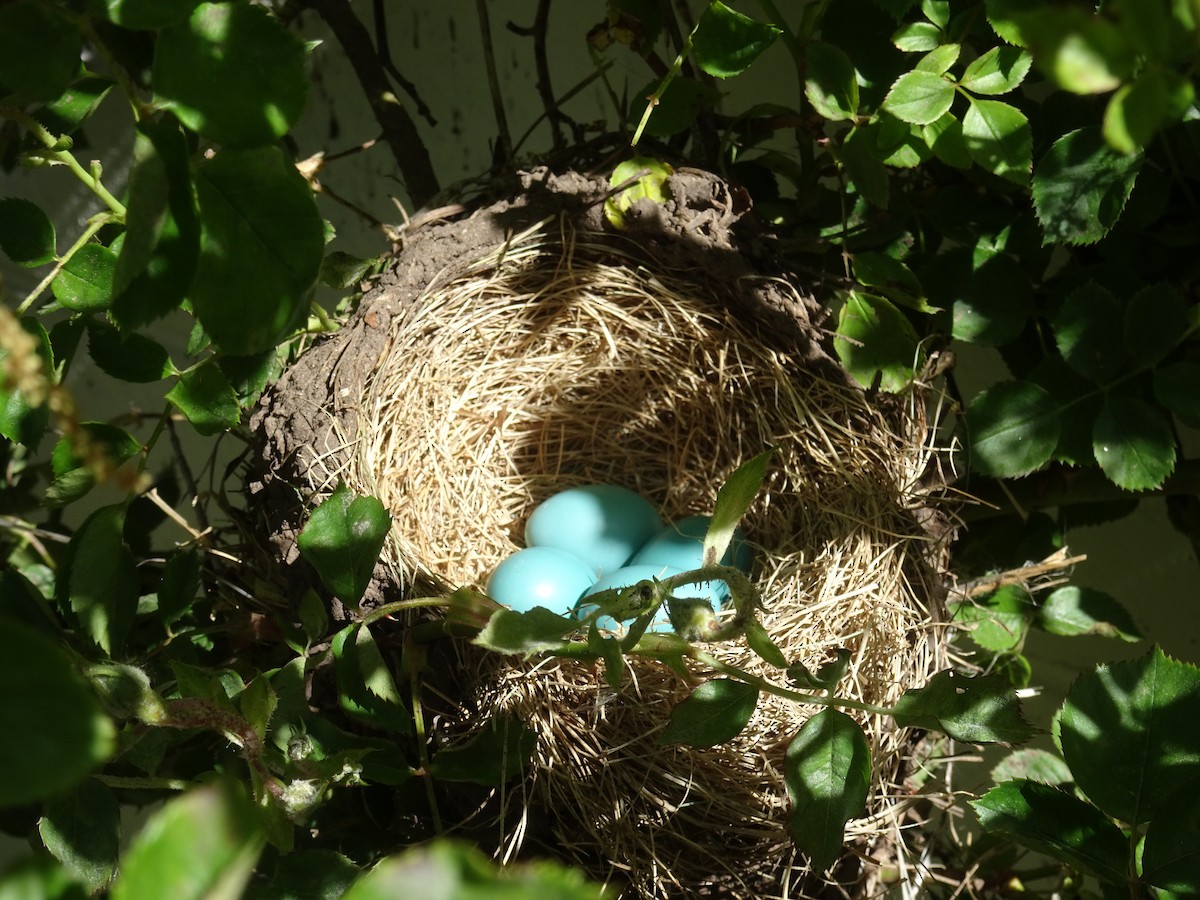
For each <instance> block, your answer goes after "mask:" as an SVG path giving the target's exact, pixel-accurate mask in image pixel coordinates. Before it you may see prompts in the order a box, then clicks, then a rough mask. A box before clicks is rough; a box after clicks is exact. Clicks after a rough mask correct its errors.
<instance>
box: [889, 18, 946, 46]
mask: <svg viewBox="0 0 1200 900" xmlns="http://www.w3.org/2000/svg"><path fill="white" fill-rule="evenodd" d="M941 42H942V29H940V28H938V27H937V26H936V25H934V24H933V23H932V22H908V23H905V24H904V25H901V26H900V27H899V28H898V29H896V33H895V34H893V35H892V43H893V44H894V45H895V46H896V47H897V48H898V49H900V50H903V51H905V52H906V53H926V52H928V51H930V50H933V49H934V48H935V47H937V45H938V44H940V43H941Z"/></svg>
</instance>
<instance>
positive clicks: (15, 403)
mask: <svg viewBox="0 0 1200 900" xmlns="http://www.w3.org/2000/svg"><path fill="white" fill-rule="evenodd" d="M21 327H22V328H24V329H25V330H26V331H27V332H29V333H30V334H31V335H33V337H34V339H35V340H36V342H37V353H38V355H39V356H40V357H41V358H42V360H43V364H44V367H43V372H45V366H46V365H48V364H49V363H50V362H51V360H52V358H53V356H52V350H51V346H50V337H49V335H48V334H46V329H45V328H44V327H43V326H42V323H41V322H40V321H39V320H38V319H37V318H35V317H33V316H25V317H23V318H22V319H21ZM7 356H8V350H7V349H6V348H5V347H2V346H0V364H2V363H3V362H4V359H5V358H6V357H7ZM49 422H50V408H49V406H47V404H46V403H44V402H39V403H38V404H37V405H36V406H34V405H32V404H31V403H30V402H29V398H28V397H27V396H26V395H25V392H24V391H22V390H19V389H17V390H13V389H10V388H9V386H8V383H7V379H6V378H5V376H4V369H3V368H0V435H4V437H6V438H8V439H9V440H10V441H13V442H14V443H17V444H24V445H25V446H26V447H28V448H29V449H30V450H37V448H38V445H39V444H40V443H41V442H42V436H43V435H44V434H45V433H46V426H47V425H48V424H49Z"/></svg>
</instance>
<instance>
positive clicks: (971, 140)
mask: <svg viewBox="0 0 1200 900" xmlns="http://www.w3.org/2000/svg"><path fill="white" fill-rule="evenodd" d="M963 140H964V141H965V142H966V145H967V149H968V150H969V151H970V153H971V158H972V159H974V160H975V162H976V163H977V164H978V165H979V166H981V167H982V168H984V169H987V171H989V172H991V173H992V174H993V175H999V176H1000V177H1001V178H1004V179H1007V180H1008V181H1011V182H1013V183H1014V184H1019V185H1022V186H1024V185H1027V184H1029V172H1030V169H1031V168H1032V167H1033V135H1032V132H1031V131H1030V129H1029V120H1028V119H1027V118H1025V114H1024V113H1023V112H1021V111H1020V110H1019V109H1017V108H1016V107H1015V106H1009V105H1008V104H1007V103H1003V102H1001V101H1000V100H977V99H975V98H972V100H971V108H970V109H968V110H967V114H966V116H964V117H963Z"/></svg>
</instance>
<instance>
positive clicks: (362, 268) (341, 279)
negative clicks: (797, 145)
mask: <svg viewBox="0 0 1200 900" xmlns="http://www.w3.org/2000/svg"><path fill="white" fill-rule="evenodd" d="M378 263H379V258H378V257H372V258H370V259H360V258H359V257H357V256H352V255H351V254H349V253H344V252H342V251H341V250H334V251H333V252H332V253H328V254H326V255H325V258H324V259H323V260H322V261H321V274H320V276H319V278H320V281H321V284H323V285H325V286H326V287H332V288H340V289H342V290H347V289H350V288H355V287H357V286H358V283H359V282H360V281H362V280H363V279H364V278H365V277H366V276H367V273H368V272H370V271H371V269H372V268H374V267H375V266H376V265H377V264H378Z"/></svg>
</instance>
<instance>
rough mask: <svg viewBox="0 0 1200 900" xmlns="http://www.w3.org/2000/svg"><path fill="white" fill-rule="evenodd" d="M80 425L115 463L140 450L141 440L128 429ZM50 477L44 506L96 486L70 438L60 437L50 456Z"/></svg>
mask: <svg viewBox="0 0 1200 900" xmlns="http://www.w3.org/2000/svg"><path fill="white" fill-rule="evenodd" d="M80 428H81V429H82V430H83V432H84V433H85V434H86V435H87V436H88V438H89V439H90V440H91V441H92V443H93V444H94V445H97V446H99V447H101V448H103V451H104V453H105V454H106V455H107V456H108V458H109V459H110V460H111V461H112V462H113V463H114V464H115V465H118V466H119V465H121V464H122V463H124V462H126V461H127V460H130V459H133V457H135V456H137V454H138V453H140V452H141V450H142V443H141V441H139V440H138V439H137V438H135V437H134V436H133V435H131V434H130V433H129V432H128V431H126V430H125V429H123V428H118V427H117V426H116V425H109V424H107V423H105V422H83V423H81V424H80ZM50 463H51V468H52V470H53V472H54V480H53V481H51V482H50V485H49V486H48V487H47V488H46V494H45V503H46V506H48V507H51V508H54V507H58V506H65V505H66V504H68V503H73V502H74V501H76V500H78V499H79V498H80V497H82V496H84V495H85V494H86V493H87V492H88V491H90V490H91V489H92V488H93V487H95V486H96V475H95V473H94V472H93V471H92V469H91V467H90V466H88V465H86V464H85V461H84V460H83V459H81V458H80V457H79V456H77V455H76V453H75V446H74V444H73V442H72V441H71V440H70V438H65V437H64V438H60V439H59V441H58V443H57V444H55V445H54V452H53V453H52V454H51V456H50Z"/></svg>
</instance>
